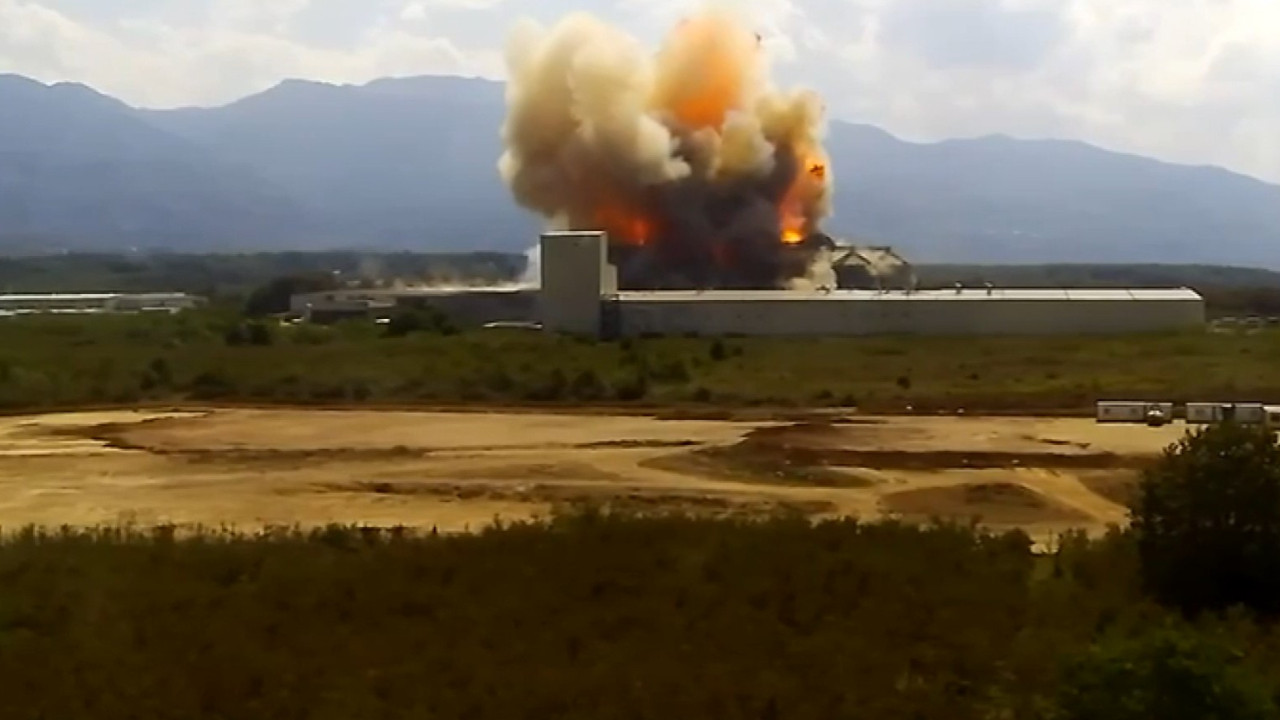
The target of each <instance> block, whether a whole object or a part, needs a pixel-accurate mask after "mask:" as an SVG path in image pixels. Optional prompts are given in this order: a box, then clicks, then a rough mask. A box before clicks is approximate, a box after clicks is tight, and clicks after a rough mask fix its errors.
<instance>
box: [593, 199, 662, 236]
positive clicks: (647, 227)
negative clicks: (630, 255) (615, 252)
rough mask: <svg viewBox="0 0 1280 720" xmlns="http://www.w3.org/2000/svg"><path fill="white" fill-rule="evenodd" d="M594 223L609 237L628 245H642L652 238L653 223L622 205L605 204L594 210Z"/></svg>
mask: <svg viewBox="0 0 1280 720" xmlns="http://www.w3.org/2000/svg"><path fill="white" fill-rule="evenodd" d="M595 221H596V224H597V225H599V227H600V228H601V229H602V230H604V231H605V232H607V233H609V237H610V238H613V239H614V240H617V241H619V242H624V243H627V244H629V245H644V244H647V243H648V242H649V238H650V237H652V236H653V223H652V222H651V221H650V220H649V219H648V218H647V217H645V216H644V215H643V214H642V213H638V212H635V211H633V210H630V209H628V208H626V207H624V206H622V205H613V204H605V205H601V206H599V207H597V208H596V211H595Z"/></svg>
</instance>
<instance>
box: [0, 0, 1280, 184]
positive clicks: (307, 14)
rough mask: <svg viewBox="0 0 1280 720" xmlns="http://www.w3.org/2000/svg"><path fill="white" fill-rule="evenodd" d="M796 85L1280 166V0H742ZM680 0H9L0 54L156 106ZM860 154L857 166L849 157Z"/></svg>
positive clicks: (467, 67)
mask: <svg viewBox="0 0 1280 720" xmlns="http://www.w3.org/2000/svg"><path fill="white" fill-rule="evenodd" d="M734 4H735V5H737V6H739V7H741V8H742V11H743V13H744V14H745V15H746V16H747V17H748V18H750V21H751V22H752V24H753V25H755V27H757V28H758V29H759V30H760V32H761V34H762V35H763V36H764V37H765V39H766V42H767V45H768V47H769V48H770V50H771V55H772V57H773V58H774V66H775V75H776V76H777V77H778V78H779V79H780V81H781V82H782V83H783V84H803V85H807V86H811V87H813V88H815V89H817V90H819V91H820V92H822V93H823V94H824V95H825V97H826V98H827V100H828V103H829V108H830V112H831V114H832V115H833V116H835V117H839V118H843V119H849V120H855V121H859V122H868V123H873V124H876V125H879V126H881V127H884V128H886V129H888V130H890V131H891V132H894V133H895V134H898V135H900V136H903V137H906V138H909V139H919V140H930V139H940V138H946V137H961V136H972V135H981V134H987V133H1007V134H1011V135H1016V136H1020V137H1060V138H1074V139H1081V140H1086V141H1089V142H1094V143H1097V144H1100V145H1104V146H1106V147H1110V148H1113V149H1118V150H1125V151H1131V152H1136V153H1141V154H1145V155H1153V156H1156V157H1160V158H1165V159H1169V160H1173V161H1179V162H1191V163H1210V164H1219V165H1225V166H1227V167H1230V168H1233V169H1236V170H1240V171H1242V172H1247V173H1251V174H1254V175H1258V176H1260V177H1263V178H1266V179H1269V180H1275V181H1280V132H1277V130H1276V128H1277V127H1280V92H1277V91H1278V90H1280V2H1276V1H1275V0H738V2H736V3H734ZM695 7H696V4H694V3H690V2H679V1H675V0H576V1H574V2H569V1H567V0H0V72H16V73H20V74H24V75H29V76H31V77H34V78H37V79H40V80H44V81H58V80H74V81H79V82H83V83H86V84H88V85H91V86H93V87H95V88H97V89H99V90H101V91H103V92H106V93H109V94H111V95H114V96H116V97H119V98H121V99H123V100H125V101H127V102H130V103H133V104H137V105H145V106H150V107H173V106H181V105H190V104H199V105H209V104H219V103H224V102H227V101H230V100H234V99H236V98H238V97H241V96H243V95H246V94H250V93H253V92H257V91H260V90H263V89H265V88H267V87H270V86H271V85H273V84H275V83H276V82H278V81H280V80H281V79H284V78H290V77H301V78H309V79H316V80H325V81H331V82H364V81H367V80H370V79H373V78H376V77H380V76H386V75H412V74H426V73H447V74H463V75H480V76H486V77H493V78H500V77H501V75H502V47H503V43H504V40H505V37H506V35H507V33H508V31H509V30H510V28H511V27H512V25H513V24H514V23H515V22H516V21H517V20H518V19H519V18H521V17H525V16H528V17H533V18H535V19H538V20H540V21H542V22H544V23H551V22H554V21H555V20H556V19H557V18H558V17H560V16H562V15H563V14H565V13H567V12H569V11H572V10H589V11H591V12H595V13H596V14H598V15H600V16H602V17H604V18H606V19H608V20H611V21H614V22H617V23H619V24H621V25H622V26H623V27H625V28H627V29H628V30H629V31H631V32H633V33H634V34H636V35H637V36H639V37H640V38H641V39H642V40H645V41H646V42H650V43H655V44H656V42H657V39H658V38H659V37H660V35H661V33H662V32H663V30H664V29H665V28H667V27H669V26H670V25H671V24H673V23H674V22H675V21H677V20H678V19H679V17H680V16H681V15H683V14H686V13H688V12H689V11H690V10H691V9H693V8H695ZM849 171H850V172H852V171H856V170H855V169H852V168H851V169H850V170H849Z"/></svg>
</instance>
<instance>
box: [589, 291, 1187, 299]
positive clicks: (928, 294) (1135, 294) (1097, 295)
mask: <svg viewBox="0 0 1280 720" xmlns="http://www.w3.org/2000/svg"><path fill="white" fill-rule="evenodd" d="M612 297H613V298H616V299H618V300H622V301H639V302H696V301H717V302H758V301H762V300H768V301H782V300H810V301H817V300H836V301H840V300H844V301H847V300H872V301H884V302H895V301H896V302H903V301H909V302H923V301H929V300H943V301H947V300H949V301H963V300H977V301H995V300H1003V301H1010V300H1020V301H1045V300H1079V301H1091V300H1092V301H1117V300H1142V301H1148V302H1150V301H1179V300H1181V301H1186V300H1200V299H1201V298H1200V295H1199V294H1198V293H1196V292H1195V291H1194V290H1191V289H1190V288H1172V289H1148V288H1132V289H1129V288H1061V289H1051V288H1028V289H1013V288H993V289H991V290H990V291H988V290H987V289H986V288H964V289H962V290H960V291H958V292H957V291H956V290H954V289H951V290H917V291H915V292H905V291H901V290H894V291H888V292H880V291H877V290H831V291H829V292H826V291H809V290H706V291H699V290H654V291H643V292H635V291H631V292H620V293H617V294H615V295H613V296H612Z"/></svg>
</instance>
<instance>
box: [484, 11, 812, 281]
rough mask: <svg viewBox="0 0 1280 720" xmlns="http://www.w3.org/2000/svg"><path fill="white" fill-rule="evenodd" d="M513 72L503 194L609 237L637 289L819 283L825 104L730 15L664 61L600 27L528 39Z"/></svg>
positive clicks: (553, 222) (662, 53)
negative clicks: (772, 68)
mask: <svg viewBox="0 0 1280 720" xmlns="http://www.w3.org/2000/svg"><path fill="white" fill-rule="evenodd" d="M507 65H508V73H509V81H508V85H507V119H506V122H505V124H504V126H503V129H502V136H503V140H504V142H505V145H506V152H505V153H504V154H503V156H502V159H501V161H500V163H499V168H500V170H501V173H502V176H503V178H504V180H505V181H506V182H507V184H508V185H509V186H510V188H511V191H512V193H513V194H514V195H515V198H516V200H518V201H519V202H520V203H521V204H522V205H524V206H526V207H528V208H530V209H532V210H534V211H536V212H538V213H540V214H542V215H543V216H544V217H546V218H547V219H548V221H549V225H550V226H551V227H553V228H557V229H570V230H595V229H603V230H606V231H608V233H609V235H610V238H611V241H612V248H611V252H612V255H613V257H614V260H615V262H617V263H618V264H619V266H620V267H619V270H620V273H619V274H620V278H619V279H620V282H621V284H622V286H623V287H624V288H674V287H736V288H774V287H783V286H787V285H788V284H791V281H793V280H795V279H796V278H801V277H804V276H806V275H808V274H810V273H811V271H812V264H813V261H814V259H815V257H816V256H817V255H818V254H819V253H820V249H821V248H820V246H821V243H814V242H810V239H811V237H813V236H815V235H816V234H817V233H818V225H819V222H820V221H821V220H822V218H824V217H825V216H826V215H828V214H829V210H830V208H829V200H830V194H831V181H832V175H831V170H830V167H829V162H828V159H827V155H826V152H825V150H824V149H823V147H822V127H823V118H822V115H823V108H822V103H821V101H820V99H819V98H818V97H817V96H816V95H815V94H813V93H812V92H808V91H803V90H801V91H795V92H782V91H779V90H777V89H775V88H774V87H773V86H772V85H771V83H770V81H769V74H768V66H767V62H766V57H765V54H764V51H763V48H762V47H761V43H760V38H759V36H757V35H756V34H754V33H753V32H751V31H750V30H749V29H747V28H746V27H745V26H744V25H743V24H741V23H740V22H739V21H738V20H737V18H736V17H735V16H734V15H733V14H732V13H731V12H729V11H726V10H721V9H708V10H706V11H704V12H702V13H700V14H698V15H696V16H694V17H690V18H688V19H686V20H685V21H683V22H682V23H680V24H679V25H678V26H677V27H676V28H675V29H674V30H673V31H672V32H671V34H670V35H669V37H668V38H667V39H666V41H665V42H664V44H663V45H662V47H661V49H660V50H659V51H658V53H657V54H656V56H655V55H652V54H651V53H649V52H647V51H646V50H645V48H643V47H642V46H641V45H640V44H639V43H638V42H637V41H636V40H635V39H633V38H632V37H631V36H629V35H627V34H626V33H625V32H623V31H621V30H619V29H617V28H614V27H612V26H610V25H607V24H605V23H603V22H602V21H600V20H598V19H596V18H594V17H592V16H591V15H586V14H575V15H571V16H569V17H567V18H565V19H564V20H562V21H561V22H560V23H559V24H557V25H556V26H554V27H552V28H550V29H544V28H541V27H539V26H537V25H534V24H532V23H526V24H524V25H521V26H520V27H518V28H517V30H516V32H515V33H513V35H512V38H511V41H510V43H509V47H508V50H507ZM824 237H825V236H824Z"/></svg>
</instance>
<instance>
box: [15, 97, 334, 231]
mask: <svg viewBox="0 0 1280 720" xmlns="http://www.w3.org/2000/svg"><path fill="white" fill-rule="evenodd" d="M308 222H310V220H309V218H308V217H307V216H306V214H305V213H303V212H302V211H301V209H300V208H299V207H298V206H297V204H296V203H295V202H294V201H293V200H291V199H290V197H289V194H288V193H287V192H286V191H285V190H283V189H279V188H273V187H272V186H271V185H270V183H268V182H267V181H265V180H263V179H262V178H261V177H260V176H259V174H258V173H257V172H256V171H254V170H253V169H251V168H248V167H244V168H238V167H235V166H233V165H231V164H228V163H225V162H223V161H221V160H219V159H218V158H217V157H216V156H215V155H213V154H211V153H210V152H209V151H208V150H206V149H204V148H202V147H201V146H199V145H198V144H196V143H192V142H190V141H188V140H184V139H182V138H179V137H177V136H174V135H171V134H169V133H166V132H164V131H162V130H160V129H158V128H156V127H155V126H153V125H151V124H150V123H147V122H146V121H144V120H141V119H139V118H138V117H137V116H136V114H135V113H134V111H133V110H132V109H131V108H129V107H127V106H125V105H123V104H122V103H120V102H118V101H116V100H113V99H111V98H108V97H106V96H103V95H100V94H98V93H96V92H94V91H92V90H90V89H88V88H86V87H84V86H81V85H72V84H64V85H56V86H53V87H46V86H44V85H41V84H39V83H35V82H32V81H30V80H27V79H25V78H20V77H15V76H0V241H5V240H7V243H6V244H7V245H11V246H17V247H20V248H26V249H34V248H36V247H39V248H48V247H50V246H63V247H77V248H84V247H129V246H166V247H183V246H188V247H230V246H233V245H234V244H235V243H236V242H237V241H239V240H247V239H251V238H252V239H253V240H254V242H270V243H288V242H290V241H291V240H297V239H298V238H300V237H303V236H304V233H305V229H306V225H307V223H308Z"/></svg>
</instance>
